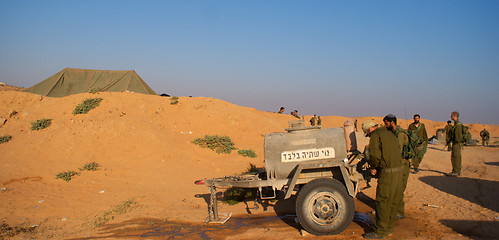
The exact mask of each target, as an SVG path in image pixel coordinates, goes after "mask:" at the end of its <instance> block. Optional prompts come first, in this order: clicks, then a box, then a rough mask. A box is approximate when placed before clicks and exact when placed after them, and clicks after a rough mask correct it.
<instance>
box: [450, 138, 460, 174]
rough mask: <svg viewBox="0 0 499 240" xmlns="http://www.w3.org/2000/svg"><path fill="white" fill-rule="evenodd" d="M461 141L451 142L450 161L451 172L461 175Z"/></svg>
mask: <svg viewBox="0 0 499 240" xmlns="http://www.w3.org/2000/svg"><path fill="white" fill-rule="evenodd" d="M462 148H463V144H462V143H453V144H452V152H451V155H450V161H451V163H452V172H453V173H457V174H459V175H461V149H462Z"/></svg>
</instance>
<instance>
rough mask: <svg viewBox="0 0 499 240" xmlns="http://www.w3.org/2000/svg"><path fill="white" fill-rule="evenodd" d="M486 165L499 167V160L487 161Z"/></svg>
mask: <svg viewBox="0 0 499 240" xmlns="http://www.w3.org/2000/svg"><path fill="white" fill-rule="evenodd" d="M485 165H490V166H498V167H499V162H486V163H485Z"/></svg>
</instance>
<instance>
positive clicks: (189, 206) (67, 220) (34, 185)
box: [0, 90, 499, 239]
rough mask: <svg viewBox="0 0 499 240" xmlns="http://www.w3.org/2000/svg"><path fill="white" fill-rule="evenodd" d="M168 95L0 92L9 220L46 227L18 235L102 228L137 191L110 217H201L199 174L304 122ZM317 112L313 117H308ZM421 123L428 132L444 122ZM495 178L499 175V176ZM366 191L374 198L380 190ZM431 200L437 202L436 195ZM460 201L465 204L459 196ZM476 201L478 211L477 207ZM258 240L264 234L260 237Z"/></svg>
mask: <svg viewBox="0 0 499 240" xmlns="http://www.w3.org/2000/svg"><path fill="white" fill-rule="evenodd" d="M93 97H99V98H102V99H103V100H102V102H101V103H100V106H98V107H97V108H96V109H93V110H91V111H90V112H89V113H88V114H82V115H73V114H72V111H73V109H74V108H75V107H76V105H78V104H80V103H81V102H82V101H83V100H84V99H86V98H93ZM170 102H171V101H170V98H166V97H160V96H151V95H143V94H136V93H98V94H90V93H88V94H77V95H72V96H68V97H64V98H50V97H41V96H39V95H34V94H30V93H24V92H19V91H12V90H11V91H0V118H4V119H6V122H5V124H4V125H3V126H1V127H0V136H4V135H7V134H8V135H11V136H12V140H10V141H9V142H7V143H3V144H0V169H2V170H1V171H0V187H1V188H2V192H1V194H0V197H1V198H2V204H1V205H0V213H2V214H1V217H2V221H3V222H4V223H6V224H8V225H10V226H31V225H34V224H36V225H39V226H38V227H37V229H36V230H35V231H34V232H33V233H23V234H20V235H17V236H16V237H14V238H18V239H24V238H37V239H63V238H72V237H83V236H92V235H96V234H98V232H99V230H98V229H95V228H93V227H92V223H93V222H95V220H96V219H97V218H98V217H99V216H102V214H103V213H104V212H105V211H107V210H109V209H110V208H111V207H112V206H115V205H117V204H119V203H121V202H123V201H126V200H129V199H133V200H134V201H136V202H137V203H138V206H137V207H136V208H135V209H133V211H131V212H129V213H126V214H123V215H119V216H116V218H115V219H114V220H112V221H111V222H120V221H125V220H127V219H134V218H141V217H148V218H156V219H168V220H171V221H189V222H199V223H200V222H201V221H202V220H203V219H204V218H205V217H206V215H207V210H206V202H205V200H204V199H203V198H201V197H199V195H202V194H206V193H207V188H206V187H204V186H197V185H194V184H193V182H194V181H195V180H197V179H203V178H211V177H220V176H224V175H232V174H239V173H241V172H243V171H245V170H246V169H247V168H248V167H249V164H250V163H252V164H255V165H257V166H259V167H262V166H263V152H264V151H263V139H264V136H265V134H268V133H272V132H283V131H284V129H285V128H287V127H288V121H291V120H296V118H294V117H292V116H290V115H287V114H286V115H281V114H276V113H271V112H263V111H258V110H256V109H253V108H247V107H241V106H237V105H234V104H231V103H228V102H224V101H221V100H218V99H213V98H203V97H197V98H190V97H180V98H179V103H178V104H175V105H172V104H170ZM310 117H311V116H305V121H306V122H307V123H308V119H310ZM42 118H50V119H53V120H52V125H51V126H50V127H48V128H46V129H43V130H40V131H32V130H30V127H31V122H33V121H36V120H38V119H42ZM347 119H352V118H347V117H339V116H323V117H322V123H323V128H330V127H341V126H342V124H343V122H344V121H345V120H347ZM368 119H374V120H375V121H376V122H378V123H381V117H360V118H358V122H359V128H360V125H361V123H362V122H364V121H365V120H368ZM352 120H353V119H352ZM422 121H423V122H424V123H425V124H426V126H427V129H428V135H429V136H431V135H433V134H434V132H435V130H436V129H438V128H442V127H443V126H445V123H444V122H432V121H429V120H425V119H423V120H422ZM401 125H402V126H404V127H406V126H407V125H408V122H407V121H405V120H403V121H401ZM484 127H487V128H488V129H489V132H490V133H491V134H492V137H497V136H498V135H499V126H485V125H481V124H473V125H471V132H472V134H474V136H475V138H477V137H476V136H478V132H479V131H480V130H481V129H483V128H484ZM359 130H360V129H359ZM205 135H220V136H224V135H225V136H229V137H230V138H231V139H232V141H233V142H234V143H235V146H236V147H237V148H238V149H252V150H254V151H255V153H256V154H257V155H258V157H257V158H245V157H242V156H240V155H238V154H237V151H234V152H232V153H231V154H229V155H226V154H217V153H215V152H213V151H211V150H210V149H203V148H200V147H198V146H196V145H194V144H193V143H192V141H193V140H194V139H195V138H198V137H204V136H205ZM358 137H359V138H360V139H359V140H362V139H363V141H359V142H360V143H363V144H365V142H366V139H365V138H364V137H363V136H362V134H358ZM359 147H360V146H359ZM439 147H443V146H439ZM478 148H479V147H476V148H474V149H470V151H471V152H466V150H465V152H464V153H463V154H464V156H465V157H466V156H469V154H475V153H474V151H478V150H477V149H478ZM480 148H481V147H480ZM486 150H487V151H486V154H483V153H481V154H482V155H483V156H482V158H481V159H480V161H482V162H481V163H483V162H484V161H490V162H494V161H497V153H498V152H497V150H495V149H492V148H490V149H486ZM427 155H428V156H427V159H426V160H423V165H422V167H426V168H433V167H439V168H443V169H441V171H449V166H448V165H450V163H449V160H448V159H449V156H447V155H448V153H447V152H441V151H437V150H433V149H430V150H429V152H428V154H427ZM440 158H444V159H440ZM484 159H487V160H484ZM432 160H434V161H432ZM89 162H97V163H99V164H100V165H101V168H100V170H98V171H95V172H88V171H85V172H82V173H81V175H77V176H74V177H73V179H72V180H71V181H69V182H65V181H63V180H61V179H56V178H55V175H56V174H57V173H59V172H63V171H78V168H81V167H82V166H83V165H84V164H86V163H89ZM432 162H438V164H432ZM481 163H473V166H475V167H476V168H479V170H477V171H480V174H481V175H480V176H476V177H481V178H483V179H487V178H490V177H491V176H492V175H489V174H485V173H484V170H483V169H482V168H481V167H477V166H481V165H480V164H481ZM424 164H426V165H424ZM486 167H489V168H497V167H496V166H486ZM494 171H495V173H497V170H494ZM475 173H476V172H470V173H469V174H475ZM424 174H431V172H427V173H423V174H422V175H424ZM411 177H413V176H411ZM493 178H494V179H492V180H494V181H496V180H497V175H494V176H493ZM412 180H415V178H414V179H412ZM489 180H490V179H489ZM414 182H415V181H414ZM425 187H428V186H427V184H424V183H421V182H420V183H418V184H415V185H414V186H413V189H415V190H414V191H421V189H424V188H425ZM430 188H431V187H430ZM426 192H427V191H426ZM411 193H412V196H413V197H415V198H414V199H412V200H409V202H411V201H412V202H414V203H416V205H417V204H419V205H421V204H422V203H423V202H426V200H422V199H417V196H416V194H415V193H414V192H409V195H411ZM366 194H368V195H371V196H374V192H373V188H371V190H367V191H366ZM427 194H428V192H427ZM409 195H406V196H409ZM447 195H449V194H447ZM496 195H497V194H496ZM428 198H429V199H428V201H430V200H431V199H432V198H435V196H428ZM462 201H465V202H466V200H462ZM442 204H444V203H442ZM455 204H456V206H458V205H459V204H460V202H459V199H457V200H456V203H455ZM241 205H242V204H238V205H235V206H228V205H221V211H233V212H235V213H241V214H244V213H245V210H244V207H243V206H241ZM416 205H414V206H410V205H409V206H410V207H412V208H413V209H414V210H413V212H415V211H418V209H419V207H417V206H416ZM419 205H418V206H419ZM470 209H472V210H470V211H477V208H475V207H470ZM483 209H485V210H483ZM483 209H482V210H480V209H478V210H479V211H482V213H483V214H482V215H483V216H489V215H488V214H491V213H490V211H489V210H487V208H483ZM450 214H452V212H451V213H450ZM482 215H480V216H479V217H483V216H482ZM432 216H441V215H438V214H436V215H432ZM459 216H461V215H459ZM425 221H429V220H425ZM423 230H424V231H434V230H432V229H427V228H425V229H423ZM423 230H422V231H423ZM446 231H449V230H446ZM454 233H455V232H454ZM286 234H288V235H286V236H287V237H288V238H294V237H297V238H300V237H299V234H298V233H297V231H296V229H294V228H290V230H288V231H287V233H286ZM297 234H298V235H297ZM357 235H358V236H360V233H357ZM357 235H356V236H357ZM437 235H438V234H437ZM244 236H249V235H244V234H243V235H240V238H245V237H244ZM265 236H267V235H265ZM269 236H272V235H269ZM277 236H279V234H277ZM438 236H440V235H438ZM442 236H443V235H442ZM236 239H237V238H236ZM260 239H265V238H264V237H263V236H260Z"/></svg>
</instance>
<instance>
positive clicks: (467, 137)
mask: <svg viewBox="0 0 499 240" xmlns="http://www.w3.org/2000/svg"><path fill="white" fill-rule="evenodd" d="M470 140H471V133H470V129H469V127H468V126H465V125H464V124H463V143H467V142H469V141H470Z"/></svg>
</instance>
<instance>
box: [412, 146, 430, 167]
mask: <svg viewBox="0 0 499 240" xmlns="http://www.w3.org/2000/svg"><path fill="white" fill-rule="evenodd" d="M426 150H427V146H426V144H421V145H419V146H417V147H416V156H414V157H413V158H412V166H414V169H418V168H419V164H420V163H421V161H422V160H423V157H424V155H425V153H426Z"/></svg>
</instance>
